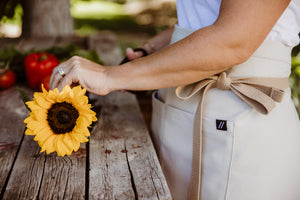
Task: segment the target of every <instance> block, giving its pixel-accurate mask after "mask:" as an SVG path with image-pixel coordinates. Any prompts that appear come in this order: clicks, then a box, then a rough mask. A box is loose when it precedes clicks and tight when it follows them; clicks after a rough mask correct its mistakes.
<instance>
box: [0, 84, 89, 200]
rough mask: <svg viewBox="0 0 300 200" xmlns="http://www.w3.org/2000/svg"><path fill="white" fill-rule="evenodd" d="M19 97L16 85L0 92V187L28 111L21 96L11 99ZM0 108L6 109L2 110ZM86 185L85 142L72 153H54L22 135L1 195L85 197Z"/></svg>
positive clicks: (62, 197) (9, 196)
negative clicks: (58, 154) (47, 152)
mask: <svg viewBox="0 0 300 200" xmlns="http://www.w3.org/2000/svg"><path fill="white" fill-rule="evenodd" d="M10 93H12V94H10ZM29 95H30V94H29ZM31 96H32V95H31ZM18 98H19V94H18V92H17V91H16V90H15V89H11V90H5V91H3V92H2V93H1V95H0V107H1V115H0V122H1V126H0V131H1V132H0V155H1V157H0V161H1V162H0V165H1V166H0V173H1V174H0V176H1V179H0V184H1V190H2V187H3V185H4V183H5V181H6V179H7V178H6V177H7V174H8V173H9V171H10V168H11V167H12V163H13V161H14V159H15V155H16V151H17V149H18V146H19V143H20V140H21V138H22V137H23V134H24V129H25V124H24V122H23V120H24V119H25V118H26V117H27V116H28V114H29V112H28V111H27V109H26V108H25V106H24V104H23V102H22V101H21V100H20V99H19V100H18V101H14V99H18ZM2 109H3V110H4V111H6V112H3V114H2ZM2 122H4V123H2ZM2 177H3V178H2ZM85 185H86V144H82V145H81V147H80V149H79V151H78V152H76V153H73V154H72V155H71V156H65V157H58V156H57V155H56V153H52V154H50V155H46V154H45V153H40V147H39V146H38V144H37V142H36V141H34V140H33V136H24V139H23V141H22V143H21V146H20V149H19V153H18V155H17V158H16V160H15V163H14V166H13V169H12V170H11V174H10V177H9V181H8V183H7V187H6V188H5V192H4V194H2V195H3V199H72V198H73V199H85V196H86V195H85V192H86V189H85ZM3 191H4V190H3Z"/></svg>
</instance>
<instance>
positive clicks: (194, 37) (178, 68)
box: [108, 0, 289, 90]
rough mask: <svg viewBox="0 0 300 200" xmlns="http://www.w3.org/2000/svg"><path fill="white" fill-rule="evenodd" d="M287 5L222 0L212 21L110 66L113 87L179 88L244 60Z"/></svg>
mask: <svg viewBox="0 0 300 200" xmlns="http://www.w3.org/2000/svg"><path fill="white" fill-rule="evenodd" d="M288 3H289V0H285V1H282V0H276V1H273V0H265V1H261V0H247V1H236V0H223V1H222V5H221V8H220V16H219V18H218V20H217V21H216V22H215V23H214V24H213V25H211V26H208V27H206V28H203V29H200V30H198V31H196V32H194V33H193V34H191V35H190V36H188V37H186V38H185V39H183V40H181V41H179V42H177V43H175V44H173V45H170V46H169V47H166V48H164V49H162V50H161V51H159V52H157V53H154V54H152V55H150V56H147V57H145V58H140V59H137V60H134V61H133V62H130V63H127V64H126V65H124V66H116V67H114V68H111V69H110V70H109V71H108V80H110V84H109V85H110V87H111V89H112V90H118V89H127V90H153V89H158V88H166V87H174V86H178V85H184V84H189V83H192V82H196V81H199V80H201V79H204V78H206V77H208V76H211V75H213V74H216V73H219V72H221V71H224V70H226V69H228V68H230V67H232V66H234V65H237V64H240V63H242V62H244V61H245V60H246V59H247V58H249V56H251V55H252V53H253V52H254V51H255V50H256V49H257V48H258V47H259V45H260V44H261V43H262V42H263V40H264V39H265V37H266V36H267V34H268V33H269V32H270V30H271V29H272V27H273V26H274V24H275V23H276V21H277V20H278V18H279V17H280V16H281V14H282V12H283V11H284V9H285V8H286V7H287V5H288ZM270 4H272V6H269V5H270ZM237 16H238V17H237Z"/></svg>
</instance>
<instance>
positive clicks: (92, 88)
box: [50, 56, 110, 95]
mask: <svg viewBox="0 0 300 200" xmlns="http://www.w3.org/2000/svg"><path fill="white" fill-rule="evenodd" d="M60 68H61V69H62V70H63V72H64V74H65V75H63V76H62V75H61V74H60V73H59V72H58V69H60ZM107 68H108V67H104V66H102V65H99V64H97V63H94V62H92V61H89V60H87V59H85V58H82V57H79V56H73V57H72V58H70V59H69V60H67V61H66V62H64V63H61V64H60V65H58V66H57V67H56V68H54V70H53V72H52V75H51V79H50V89H51V90H53V89H54V88H58V89H59V90H60V91H61V90H62V88H63V87H64V86H65V85H70V86H74V85H78V84H79V85H81V86H82V87H84V88H86V90H87V91H89V92H92V93H95V94H98V95H106V94H108V93H109V92H110V90H109V89H108V87H107V86H108V83H107Z"/></svg>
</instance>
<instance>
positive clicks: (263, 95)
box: [175, 72, 289, 200]
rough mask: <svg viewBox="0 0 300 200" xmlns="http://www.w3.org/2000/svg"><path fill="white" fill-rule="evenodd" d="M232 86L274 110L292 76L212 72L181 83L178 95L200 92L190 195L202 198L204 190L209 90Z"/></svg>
mask: <svg viewBox="0 0 300 200" xmlns="http://www.w3.org/2000/svg"><path fill="white" fill-rule="evenodd" d="M214 87H216V88H218V89H221V90H231V91H232V92H233V93H235V94H236V95H237V96H238V97H240V98H241V99H242V100H243V101H244V102H246V103H247V104H248V105H250V106H251V107H252V108H254V109H256V110H257V111H258V112H260V113H262V114H268V113H270V112H271V111H272V110H273V108H274V107H275V106H276V103H275V102H281V101H282V99H283V97H284V90H285V89H286V88H288V87H289V82H288V78H265V77H250V78H238V77H227V74H226V72H222V73H221V74H220V75H219V76H218V75H216V76H212V77H209V78H206V79H203V80H201V81H199V82H196V83H193V84H190V85H186V86H179V87H177V88H176V91H175V92H176V95H177V97H178V98H179V99H181V100H187V99H189V98H190V97H192V96H193V95H195V94H196V93H198V92H199V93H200V99H199V104H198V107H197V110H196V113H195V118H194V129H193V160H192V172H191V182H190V189H189V199H190V200H191V199H193V200H194V199H197V200H199V199H200V190H201V161H202V135H203V133H202V123H201V121H202V107H203V102H204V101H203V100H204V97H205V94H206V92H207V91H208V90H209V89H211V88H214Z"/></svg>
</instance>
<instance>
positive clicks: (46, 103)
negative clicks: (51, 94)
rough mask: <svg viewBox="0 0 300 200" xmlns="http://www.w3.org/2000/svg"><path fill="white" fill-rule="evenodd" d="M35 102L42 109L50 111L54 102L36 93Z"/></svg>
mask: <svg viewBox="0 0 300 200" xmlns="http://www.w3.org/2000/svg"><path fill="white" fill-rule="evenodd" d="M34 101H35V102H36V103H37V104H38V105H39V106H40V107H42V108H45V109H48V108H50V106H51V105H52V103H53V102H52V100H51V99H49V98H47V96H46V97H45V96H44V95H43V93H40V92H36V93H34Z"/></svg>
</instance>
